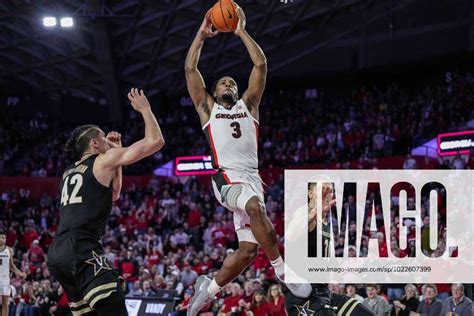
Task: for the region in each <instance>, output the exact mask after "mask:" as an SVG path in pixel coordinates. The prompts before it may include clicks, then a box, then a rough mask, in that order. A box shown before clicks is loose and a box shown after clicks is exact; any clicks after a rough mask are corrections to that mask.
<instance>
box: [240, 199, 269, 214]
mask: <svg viewBox="0 0 474 316" xmlns="http://www.w3.org/2000/svg"><path fill="white" fill-rule="evenodd" d="M245 210H246V211H247V213H248V214H249V216H250V218H263V217H265V216H266V213H265V207H264V206H263V204H262V203H260V201H258V200H256V199H253V200H250V201H249V202H248V203H247V205H246V207H245Z"/></svg>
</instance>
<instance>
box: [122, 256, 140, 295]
mask: <svg viewBox="0 0 474 316" xmlns="http://www.w3.org/2000/svg"><path fill="white" fill-rule="evenodd" d="M138 267H139V265H138V262H137V260H135V259H134V258H133V248H132V247H129V248H128V249H127V255H126V257H125V258H124V259H123V260H121V261H120V262H119V273H120V275H122V276H123V278H124V281H125V282H126V284H127V288H128V289H129V290H131V289H132V288H133V282H135V281H136V280H138V270H139V268H138Z"/></svg>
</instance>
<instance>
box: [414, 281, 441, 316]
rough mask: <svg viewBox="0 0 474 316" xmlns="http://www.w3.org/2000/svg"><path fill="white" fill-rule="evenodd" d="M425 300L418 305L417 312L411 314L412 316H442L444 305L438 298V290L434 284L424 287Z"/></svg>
mask: <svg viewBox="0 0 474 316" xmlns="http://www.w3.org/2000/svg"><path fill="white" fill-rule="evenodd" d="M423 294H424V299H423V300H422V301H421V302H420V304H419V305H418V308H417V309H416V312H410V316H440V315H441V310H442V308H443V303H442V302H441V301H440V300H439V299H437V298H436V295H437V294H438V290H437V289H436V285H434V284H426V285H425V286H424V293H423Z"/></svg>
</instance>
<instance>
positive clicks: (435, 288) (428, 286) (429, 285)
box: [425, 283, 438, 294]
mask: <svg viewBox="0 0 474 316" xmlns="http://www.w3.org/2000/svg"><path fill="white" fill-rule="evenodd" d="M427 288H430V289H432V290H433V291H434V292H435V293H436V294H438V288H437V287H436V285H434V284H433V283H428V284H425V291H426V289H427Z"/></svg>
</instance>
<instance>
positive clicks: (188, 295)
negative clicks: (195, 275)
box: [176, 289, 193, 316]
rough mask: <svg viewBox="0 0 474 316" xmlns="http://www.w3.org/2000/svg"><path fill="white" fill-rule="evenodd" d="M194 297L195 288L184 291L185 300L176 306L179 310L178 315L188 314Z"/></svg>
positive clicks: (184, 315)
mask: <svg viewBox="0 0 474 316" xmlns="http://www.w3.org/2000/svg"><path fill="white" fill-rule="evenodd" d="M192 297H193V290H192V289H186V291H184V298H183V300H182V301H181V303H179V304H178V306H176V310H177V311H178V316H186V312H187V310H188V305H189V302H190V301H191V298H192Z"/></svg>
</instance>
